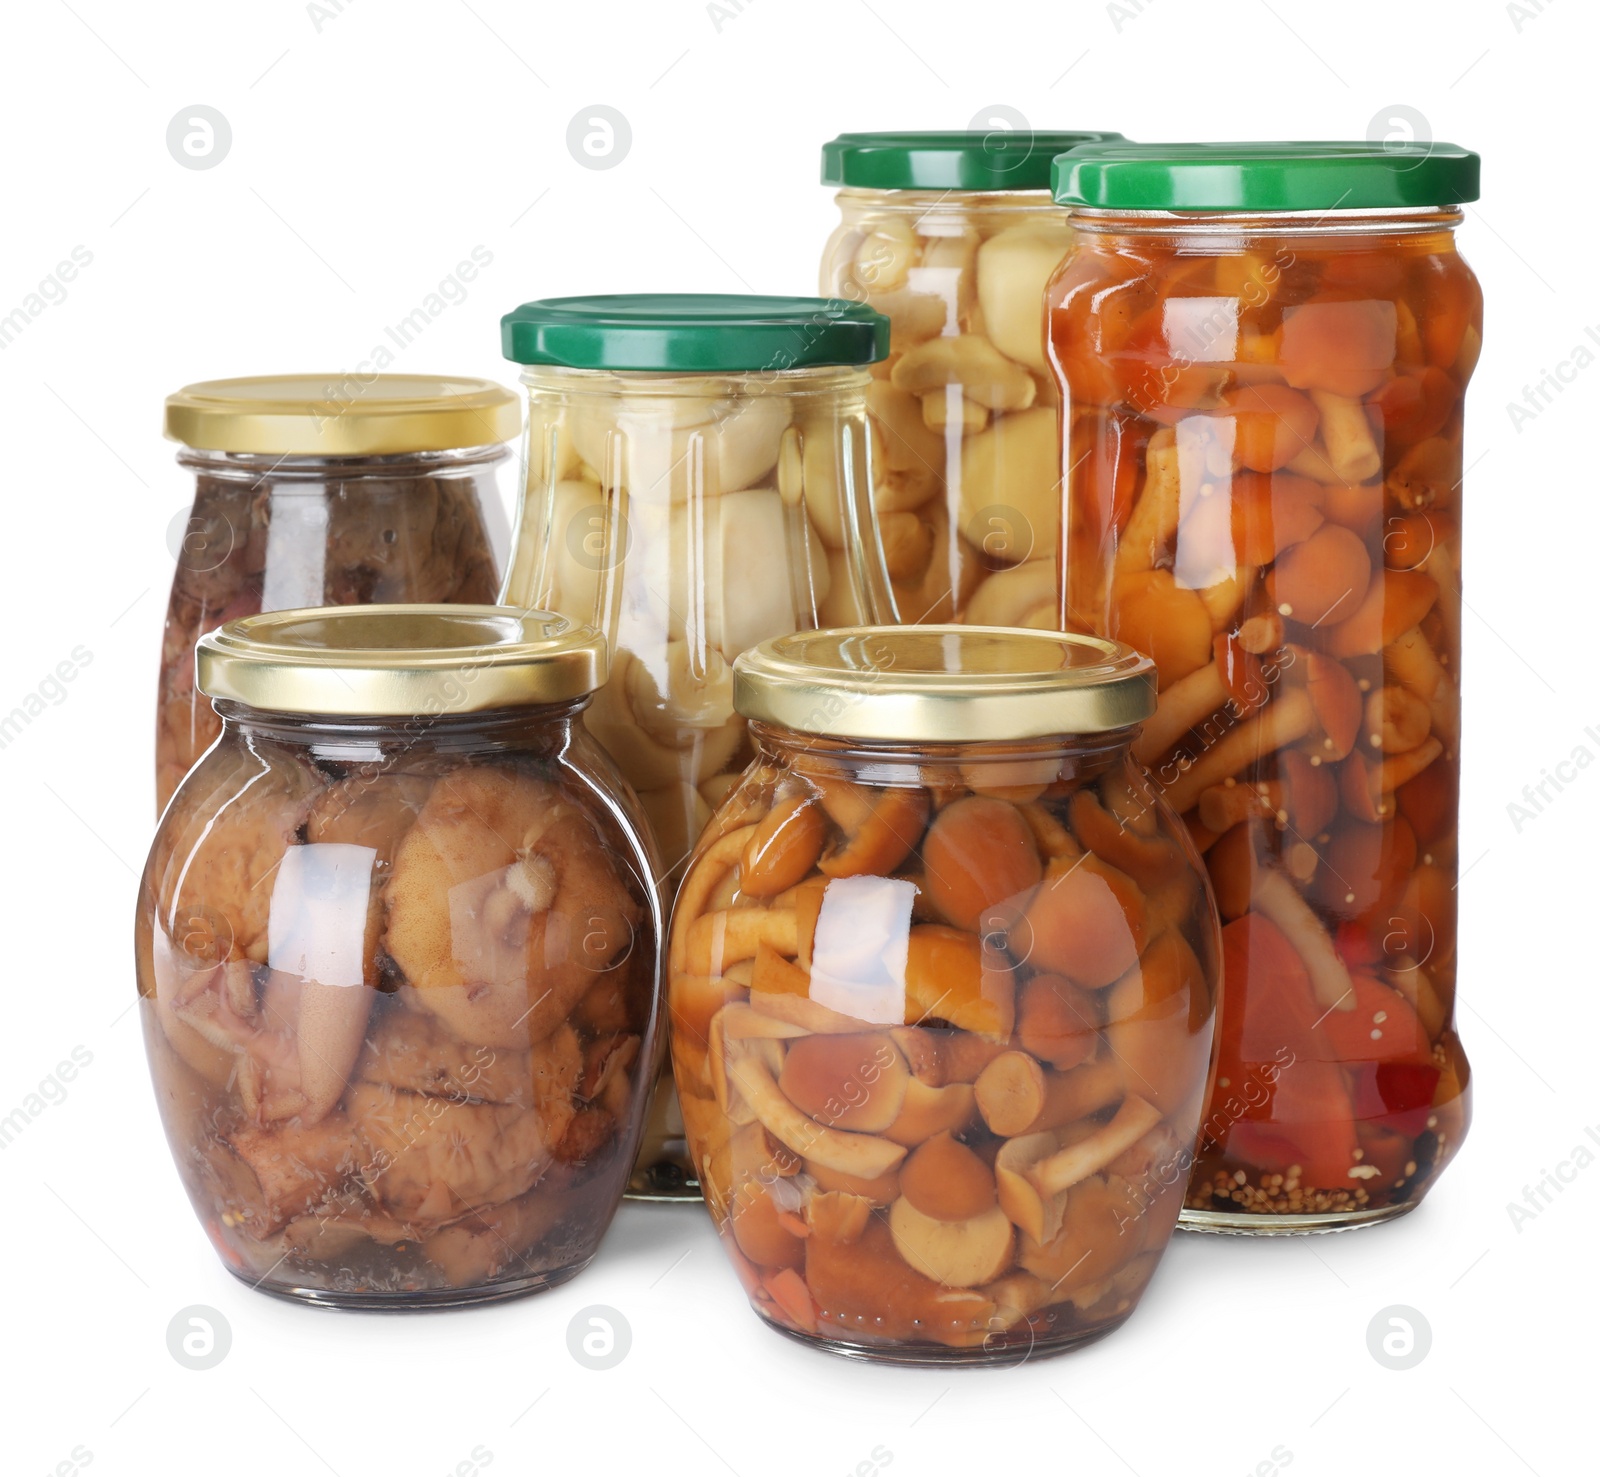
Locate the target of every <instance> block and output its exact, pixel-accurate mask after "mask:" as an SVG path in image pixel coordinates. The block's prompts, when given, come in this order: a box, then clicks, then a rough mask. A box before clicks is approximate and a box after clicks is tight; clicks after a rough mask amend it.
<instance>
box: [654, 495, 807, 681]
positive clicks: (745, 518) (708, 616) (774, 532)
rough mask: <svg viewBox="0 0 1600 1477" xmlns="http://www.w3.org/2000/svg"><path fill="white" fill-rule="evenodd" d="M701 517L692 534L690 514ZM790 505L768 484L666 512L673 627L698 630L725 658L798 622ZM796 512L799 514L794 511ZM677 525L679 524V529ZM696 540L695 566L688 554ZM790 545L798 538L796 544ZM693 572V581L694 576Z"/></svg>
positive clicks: (783, 632) (783, 633)
mask: <svg viewBox="0 0 1600 1477" xmlns="http://www.w3.org/2000/svg"><path fill="white" fill-rule="evenodd" d="M697 511H698V512H699V514H700V517H701V520H702V521H701V526H700V529H699V539H698V540H696V538H695V528H694V520H695V514H696V512H697ZM789 516H790V515H789V510H788V509H787V508H785V507H784V504H783V499H782V498H781V497H780V496H779V495H778V493H777V492H776V491H775V490H774V489H772V488H765V487H763V488H752V489H749V490H747V491H744V492H729V493H724V494H723V495H722V496H721V497H720V498H717V499H715V500H714V501H711V502H707V503H705V504H703V505H702V507H701V508H700V509H698V510H696V509H693V508H679V509H675V510H674V512H673V537H672V545H673V548H674V551H675V552H676V553H678V554H679V557H677V558H675V559H674V560H673V564H672V571H671V574H672V597H671V606H672V611H673V626H674V629H675V630H676V629H677V627H678V624H679V622H682V623H683V624H684V627H685V629H686V630H687V631H688V632H689V633H691V634H690V636H689V639H690V640H691V641H692V640H694V639H695V637H694V634H693V633H695V632H699V633H701V635H702V638H703V640H704V641H705V643H706V644H707V645H710V646H714V647H716V648H717V649H718V650H720V651H721V652H722V654H723V655H724V656H726V657H727V658H728V659H729V660H730V661H731V660H732V659H733V658H734V657H736V656H738V654H739V653H740V652H741V651H745V650H747V649H748V648H750V647H752V646H754V645H756V644H757V643H758V642H761V641H766V640H768V639H769V638H770V637H773V636H787V635H789V634H790V633H791V632H792V631H794V630H795V629H796V627H797V624H798V622H797V620H796V617H795V584H796V581H795V580H794V578H793V577H792V574H791V562H792V561H795V560H797V559H798V557H799V555H800V551H799V550H798V549H791V547H790V544H791V537H790V526H789ZM796 516H797V517H798V514H796ZM680 524H681V527H680ZM696 542H698V543H699V546H700V550H701V561H702V563H701V565H700V568H699V569H698V570H697V569H696V567H695V561H694V560H692V559H691V558H690V557H689V552H690V551H691V550H692V549H693V548H694V546H695V543H696ZM796 542H797V541H796ZM696 576H698V579H696V578H695V577H696Z"/></svg>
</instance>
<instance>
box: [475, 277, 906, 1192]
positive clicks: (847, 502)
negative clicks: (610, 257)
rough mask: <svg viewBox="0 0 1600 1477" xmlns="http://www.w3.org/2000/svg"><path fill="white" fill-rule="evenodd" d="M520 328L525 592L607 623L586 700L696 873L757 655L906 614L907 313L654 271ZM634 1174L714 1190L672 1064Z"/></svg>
mask: <svg viewBox="0 0 1600 1477" xmlns="http://www.w3.org/2000/svg"><path fill="white" fill-rule="evenodd" d="M502 329H503V343H504V349H505V353H506V357H507V358H508V359H511V360H512V361H513V362H515V363H517V364H520V365H521V366H522V382H523V385H524V386H525V388H526V390H527V396H528V431H527V435H528V441H527V455H526V465H527V473H526V475H527V481H526V484H525V486H524V488H523V494H522V501H521V505H520V508H519V510H518V514H517V522H516V532H515V538H514V541H513V547H512V554H511V563H510V569H509V572H508V574H507V577H506V583H505V587H504V592H503V593H504V599H505V600H506V601H507V602H508V603H510V604H514V605H531V606H537V607H539V608H541V609H550V610H556V611H559V612H561V613H562V614H564V615H567V616H570V617H572V618H573V619H575V620H581V621H585V622H589V623H592V624H593V625H595V626H596V627H598V628H599V629H600V630H602V631H603V632H604V633H605V635H606V638H607V640H608V641H609V643H610V646H611V676H610V680H609V681H608V682H607V683H606V684H605V686H604V687H602V688H601V689H600V691H599V692H598V693H597V694H596V696H595V702H594V705H593V707H592V708H591V709H590V711H589V713H588V715H587V719H586V721H587V723H588V726H589V728H590V730H591V731H592V732H593V733H594V735H595V737H596V738H598V739H599V740H600V742H601V743H602V744H604V745H605V746H606V748H607V749H609V750H610V752H611V754H612V755H613V756H614V757H615V759H616V761H617V763H618V765H619V766H620V767H621V769H622V772H623V773H624V774H625V775H626V776H627V777H628V779H629V780H630V781H632V783H633V786H634V788H635V789H636V790H637V791H638V792H639V797H640V799H641V801H642V802H643V804H644V808H645V811H646V814H647V815H648V816H649V818H650V822H651V826H652V829H653V830H654V832H655V837H656V841H657V844H658V846H659V848H660V853H661V861H662V874H661V880H662V883H663V885H664V886H665V887H667V888H669V889H670V888H674V887H676V885H677V882H678V878H679V871H680V867H681V864H682V861H683V859H684V857H685V856H686V855H687V853H688V851H689V848H690V847H691V846H693V844H694V842H695V840H696V839H697V838H698V836H699V834H700V830H701V827H702V826H704V824H705V823H706V821H707V820H708V819H709V817H710V815H711V811H712V809H713V808H714V807H715V806H716V805H717V804H718V803H719V802H720V801H721V799H722V797H723V796H724V795H725V794H726V793H727V792H728V790H729V788H731V786H732V785H733V784H734V783H735V782H736V781H737V777H738V775H739V772H740V770H742V769H743V768H744V766H745V764H746V762H747V761H748V759H749V757H750V753H751V750H750V745H749V740H748V738H747V736H746V734H745V724H744V719H743V718H741V717H740V716H739V715H738V713H736V712H735V711H734V706H733V661H734V658H736V657H737V656H738V655H739V653H740V652H742V651H744V650H745V649H746V648H747V647H749V646H752V645H755V644H756V643H757V642H759V641H763V640H766V639H768V638H770V637H773V636H781V635H785V634H787V633H789V632H793V631H797V630H805V629H809V628H811V627H814V626H816V625H818V624H820V623H825V622H827V621H828V620H830V619H848V620H854V619H858V618H859V617H860V615H861V614H862V613H864V612H865V613H870V614H871V615H872V616H873V617H874V618H887V610H888V598H889V597H888V591H887V586H886V583H885V580H884V576H883V567H882V557H881V553H880V551H879V549H878V545H877V539H876V529H875V526H874V524H873V522H872V518H871V504H870V501H869V499H868V495H867V493H868V489H869V487H870V486H871V478H872V475H873V462H872V460H871V458H870V456H869V448H868V440H867V422H866V406H865V394H866V389H867V385H868V383H869V377H868V367H869V366H870V365H872V364H873V363H875V362H877V361H878V360H879V359H881V358H882V357H883V355H884V353H885V352H886V351H887V348H888V324H887V322H886V321H885V320H884V319H883V318H882V317H881V316H880V315H879V314H877V313H875V312H873V311H872V310H871V309H870V308H867V307H865V306H863V305H861V304H857V303H843V302H833V301H828V300H825V299H821V298H775V297H745V296H713V295H697V294H681V295H645V294H640V295H616V296H603V297H582V298H551V299H547V300H545V301H541V302H530V303H525V304H524V305H523V306H522V307H520V308H518V309H516V310H515V311H514V312H511V313H508V314H507V315H506V316H505V318H504V319H503V320H502ZM634 1189H635V1192H636V1193H639V1194H648V1195H656V1196H666V1197H678V1196H684V1195H690V1196H692V1195H693V1194H694V1193H695V1191H694V1187H693V1169H692V1166H691V1165H690V1163H689V1159H688V1155H687V1151H686V1149H685V1147H684V1142H683V1128H682V1124H681V1122H680V1121H679V1120H678V1118H677V1110H676V1104H675V1103H674V1102H673V1101H672V1097H671V1082H670V1078H667V1077H665V1076H664V1077H663V1081H662V1087H661V1093H660V1097H659V1098H658V1101H657V1104H656V1113H655V1115H654V1116H653V1118H652V1124H651V1128H650V1131H649V1132H648V1133H647V1135H646V1138H645V1145H644V1151H643V1154H642V1156H641V1159H640V1166H639V1174H638V1176H637V1177H636V1179H635V1184H634Z"/></svg>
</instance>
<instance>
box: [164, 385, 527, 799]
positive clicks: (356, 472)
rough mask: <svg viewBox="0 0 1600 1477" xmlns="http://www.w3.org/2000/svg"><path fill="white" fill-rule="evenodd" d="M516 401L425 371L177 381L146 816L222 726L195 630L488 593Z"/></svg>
mask: <svg viewBox="0 0 1600 1477" xmlns="http://www.w3.org/2000/svg"><path fill="white" fill-rule="evenodd" d="M520 423H521V416H520V410H519V407H518V404H517V398H516V396H515V395H514V394H513V393H512V392H511V391H510V390H507V389H505V388H504V387H503V386H500V385H495V384H491V383H490V382H489V381H487V380H475V379H448V378H447V379H441V378H438V377H436V376H432V375H416V374H378V375H367V376H365V377H353V376H347V377H345V378H344V379H342V380H341V379H340V378H338V377H337V376H333V375H325V376H321V375H267V376H262V377H257V378H253V379H236V380H212V381H209V382H207V383H204V384H195V385H189V386H187V387H186V388H184V389H182V390H179V391H178V392H177V394H175V395H171V396H169V397H168V398H167V407H166V432H167V435H168V436H169V437H171V438H172V439H173V440H174V441H179V442H182V443H183V448H184V449H183V450H182V451H181V452H179V453H178V464H179V465H180V466H181V467H183V468H184V469H185V470H186V471H189V472H192V473H193V474H194V498H193V504H192V506H191V508H190V510H189V514H188V517H187V519H186V520H184V521H183V522H182V524H181V526H175V527H174V529H173V538H172V545H173V548H172V552H173V556H174V558H175V559H176V561H177V568H176V570H175V571H174V573H173V577H172V594H171V598H170V599H169V601H168V604H167V621H166V628H165V630H164V632H163V634H162V643H161V676H160V685H159V688H158V691H157V699H156V805H157V809H158V810H159V809H162V808H164V807H165V806H166V803H167V801H168V799H169V798H170V797H171V795H172V792H173V791H174V790H175V789H176V788H177V786H178V781H179V780H181V779H182V778H183V776H184V774H185V773H186V772H187V771H188V769H189V767H190V765H192V764H193V763H194V762H195V760H196V759H198V758H199V757H200V755H201V754H203V753H204V752H205V751H206V749H207V748H208V747H209V746H210V744H211V743H212V741H213V740H214V739H215V738H216V737H217V734H218V732H219V731H220V728H219V723H218V720H217V717H216V714H215V713H214V712H213V710H212V707H211V704H210V703H208V702H207V701H206V700H205V698H204V696H203V695H201V694H200V693H199V692H197V691H196V690H195V686H194V644H195V641H196V640H197V639H198V638H199V636H200V634H201V633H202V632H203V631H209V630H212V629H213V628H215V627H217V626H219V625H221V624H222V623H223V622H225V621H229V620H234V619H237V618H238V617H240V616H246V615H254V614H255V613H256V612H258V611H262V610H286V609H291V608H294V607H297V606H320V605H370V604H385V605H386V604H394V603H398V602H404V601H421V602H423V603H427V602H442V603H445V604H452V605H453V604H460V603H463V602H465V603H482V602H485V601H492V600H493V599H494V598H495V594H496V591H497V589H498V585H499V568H498V556H503V554H504V549H505V542H506V540H505V514H504V511H503V505H502V502H501V499H500V496H499V492H498V490H497V488H496V486H495V477H496V472H497V469H498V468H499V467H500V466H501V465H502V464H503V463H504V462H506V461H507V460H508V458H509V453H508V450H507V448H506V445H505V443H506V442H508V441H511V440H513V439H514V438H515V437H516V435H517V432H518V430H519V429H520Z"/></svg>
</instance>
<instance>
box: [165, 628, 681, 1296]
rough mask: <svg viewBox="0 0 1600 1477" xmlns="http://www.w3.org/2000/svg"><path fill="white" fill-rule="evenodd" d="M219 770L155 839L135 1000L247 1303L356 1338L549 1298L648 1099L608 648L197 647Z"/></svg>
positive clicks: (611, 1207)
mask: <svg viewBox="0 0 1600 1477" xmlns="http://www.w3.org/2000/svg"><path fill="white" fill-rule="evenodd" d="M197 667H198V675H197V682H198V685H199V688H200V690H201V691H202V692H204V693H206V694H207V695H208V696H209V697H211V698H212V700H213V701H214V702H215V704H216V709H217V713H218V715H219V717H220V719H221V724H222V733H221V737H220V739H219V741H218V742H217V743H216V745H215V746H214V747H213V748H212V749H211V751H210V752H209V753H208V754H206V756H205V757H204V759H203V760H202V761H201V762H200V763H199V764H198V765H196V766H195V768H194V769H193V770H192V771H191V772H190V773H189V775H188V776H187V777H186V778H185V780H184V781H183V783H182V785H181V786H180V787H179V789H178V792H177V794H176V795H175V796H174V797H173V800H172V803H171V804H170V805H169V806H168V808H167V811H166V813H165V815H164V816H163V817H162V821H161V825H160V828H159V830H158V832H157V834H156V838H155V842H154V845H153V846H152V848H151V852H150V858H149V861H148V863H147V865H146V868H145V873H144V880H143V884H142V887H141V890H140V897H139V908H138V918H137V934H136V940H137V965H138V980H139V996H140V1002H141V1005H142V1007H143V1012H144V1026H145V1041H146V1046H147V1049H148V1052H149V1056H150V1067H151V1075H152V1077H153V1079H154V1082H155V1088H156V1096H157V1099H158V1101H159V1104H160V1108H161V1114H162V1119H163V1121H164V1123H165V1125H166V1130H167V1137H168V1140H169V1141H170V1143H171V1146H172V1151H173V1155H174V1157H175V1158H176V1160H177V1164H178V1169H179V1173H180V1175H181V1177H182V1179H183V1182H184V1186H185V1188H186V1189H187V1190H188V1192H189V1197H190V1199H191V1201H192V1202H193V1204H194V1207H195V1210H196V1212H197V1213H198V1215H199V1216H200V1219H201V1222H202V1223H203V1225H204V1226H205V1229H206V1232H207V1234H208V1235H209V1236H210V1237H211V1240H212V1242H213V1244H214V1245H215V1246H216V1248H217V1251H218V1253H219V1254H220V1255H221V1256H222V1258H223V1260H224V1262H225V1263H226V1264H227V1266H228V1268H229V1270H230V1271H232V1272H234V1273H235V1274H236V1275H237V1276H239V1277H241V1278H243V1279H244V1280H246V1281H248V1282H250V1283H251V1284H252V1285H253V1286H256V1287H260V1288H262V1289H263V1290H265V1291H268V1292H276V1293H281V1294H284V1295H288V1296H293V1297H298V1298H302V1299H305V1300H308V1301H312V1302H322V1303H332V1304H338V1305H341V1306H361V1307H407V1306H412V1305H440V1304H455V1303H465V1302H475V1301H480V1300H483V1299H488V1298H495V1297H503V1296H508V1295H511V1294H515V1293H520V1292H532V1291H537V1290H539V1289H540V1288H544V1287H548V1286H551V1285H553V1284H555V1283H557V1282H560V1281H562V1280H564V1279H565V1278H567V1277H570V1276H571V1275H573V1274H574V1273H575V1272H577V1271H578V1270H580V1269H581V1268H582V1267H583V1265H584V1264H585V1263H586V1262H587V1261H588V1260H589V1258H590V1257H591V1256H592V1255H593V1254H594V1251H595V1247H596V1245H597V1244H598V1242H599V1240H600V1237H601V1236H602V1235H603V1234H604V1232H605V1229H606V1227H607V1225H608V1224H609V1223H610V1220H611V1217H612V1215H613V1214H614V1213H615V1211H616V1207H617V1204H618V1202H619V1200H620V1198H621V1195H622V1191H623V1187H624V1185H625V1184H626V1181H627V1177H628V1171H629V1168H630V1166H631V1165H632V1163H633V1156H634V1153H635V1151H636V1148H637V1144H638V1138H639V1133H640V1129H641V1125H642V1122H643V1117H644V1110H645V1104H646V1102H647V1100H648V1097H649V1089H650V1083H651V1082H652V1081H653V1080H654V1071H655V1064H656V1047H657V1015H658V1011H657V993H656V980H657V969H658V957H659V942H660V934H661V916H660V911H659V904H658V903H657V900H656V899H657V892H656V888H655V883H654V877H653V859H652V856H651V852H650V849H649V845H648V843H647V841H646V840H645V839H644V835H643V830H642V823H641V821H640V818H639V816H638V813H637V801H636V800H635V798H634V796H633V794H632V792H631V791H630V790H629V789H628V787H627V784H626V782H625V781H624V780H623V779H622V778H621V776H620V775H619V774H618V773H617V771H616V769H615V767H614V766H613V765H612V763H611V761H610V760H609V758H607V756H606V755H605V754H604V753H603V751H602V750H601V749H600V748H599V746H598V745H597V744H596V743H595V742H594V740H593V739H592V738H590V737H589V735H588V734H587V733H586V732H585V731H584V727H583V723H582V721H581V718H580V713H581V710H582V708H583V707H584V705H585V704H586V703H587V701H588V698H589V694H590V693H591V692H592V691H593V690H594V688H595V687H596V686H598V685H599V683H600V682H601V681H602V680H603V678H604V675H605V646H604V642H603V641H602V640H601V639H600V637H599V636H598V635H597V633H595V632H593V631H591V630H588V629H586V628H582V627H574V626H573V625H571V624H569V623H568V622H566V621H564V620H562V619H561V618H559V617H554V616H549V615H545V614H542V613H539V612H532V613H528V612H517V611H509V610H503V609H500V608H497V607H493V606H458V607H451V606H398V607H388V608H385V609H381V610H380V609H376V608H354V609H352V608H343V609H334V608H328V609H321V610H309V611H289V612H283V613H280V614H274V615H261V616H254V617H251V618H248V619H245V620H241V621H235V622H231V623H230V624H229V625H227V626H225V627H223V628H222V629H221V630H220V631H216V632H213V633H211V634H210V635H208V636H206V637H205V638H204V639H203V640H202V641H201V643H200V648H199V653H198V660H197Z"/></svg>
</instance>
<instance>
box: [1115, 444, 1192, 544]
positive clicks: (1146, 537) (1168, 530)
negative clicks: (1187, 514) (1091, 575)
mask: <svg viewBox="0 0 1600 1477" xmlns="http://www.w3.org/2000/svg"><path fill="white" fill-rule="evenodd" d="M1144 465H1145V475H1144V486H1143V488H1141V489H1140V492H1139V500H1138V501H1137V502H1136V503H1135V504H1134V505H1133V512H1132V513H1131V514H1130V515H1129V517H1128V524H1127V527H1126V528H1124V529H1123V530H1122V535H1121V537H1120V538H1119V539H1118V540H1117V556H1116V569H1117V572H1118V573H1119V574H1124V573H1131V572H1133V571H1136V570H1141V569H1152V568H1154V567H1155V562H1156V556H1157V555H1158V554H1160V553H1161V551H1162V550H1164V549H1165V548H1166V546H1167V545H1168V544H1169V543H1170V542H1171V541H1172V536H1173V535H1174V534H1175V533H1177V531H1178V521H1179V513H1180V511H1181V508H1182V492H1183V477H1182V474H1181V472H1180V468H1179V461H1178V441H1177V436H1176V435H1175V433H1174V432H1173V431H1171V430H1169V429H1162V430H1160V431H1157V432H1156V434H1155V435H1154V436H1152V437H1151V438H1150V445H1149V447H1148V448H1147V449H1146V451H1145V459H1144Z"/></svg>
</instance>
